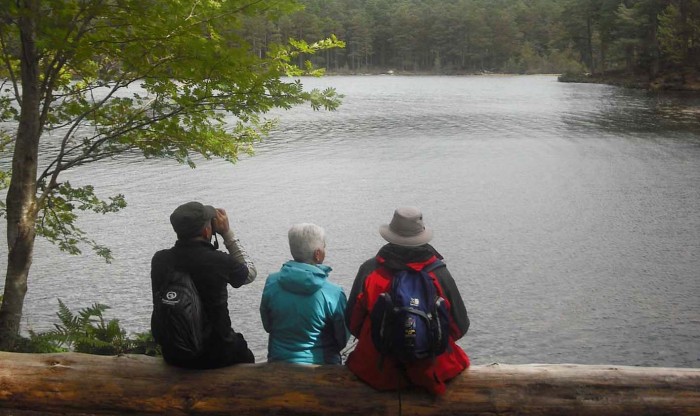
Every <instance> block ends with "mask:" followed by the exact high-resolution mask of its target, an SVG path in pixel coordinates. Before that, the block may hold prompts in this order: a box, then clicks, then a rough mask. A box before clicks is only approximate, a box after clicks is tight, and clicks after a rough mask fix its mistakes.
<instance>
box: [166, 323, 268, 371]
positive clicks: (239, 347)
mask: <svg viewBox="0 0 700 416" xmlns="http://www.w3.org/2000/svg"><path fill="white" fill-rule="evenodd" d="M231 332H232V333H231V334H229V336H227V337H226V338H227V339H225V340H224V339H221V338H218V337H212V338H210V340H209V342H208V343H207V346H206V348H205V349H204V352H203V353H202V354H201V355H200V356H199V357H197V358H194V359H186V360H185V359H179V358H176V357H168V356H167V354H165V353H164V354H163V358H164V359H165V361H166V362H167V363H168V364H171V365H174V366H177V367H183V368H193V369H202V370H203V369H211V368H221V367H228V366H230V365H234V364H253V363H255V356H254V355H253V352H252V351H251V350H250V349H248V343H247V342H246V340H245V338H243V335H242V334H239V333H237V332H233V331H231Z"/></svg>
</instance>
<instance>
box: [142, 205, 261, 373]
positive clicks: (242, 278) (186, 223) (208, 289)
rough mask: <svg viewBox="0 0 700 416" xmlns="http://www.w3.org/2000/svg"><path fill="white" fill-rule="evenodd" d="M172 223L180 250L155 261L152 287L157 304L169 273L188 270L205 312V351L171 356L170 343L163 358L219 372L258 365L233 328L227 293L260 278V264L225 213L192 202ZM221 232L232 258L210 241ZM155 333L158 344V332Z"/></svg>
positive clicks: (182, 207) (157, 255)
mask: <svg viewBox="0 0 700 416" xmlns="http://www.w3.org/2000/svg"><path fill="white" fill-rule="evenodd" d="M170 223H171V224H172V226H173V230H175V233H176V234H177V241H176V242H175V246H174V247H172V248H170V249H167V250H160V251H158V252H157V253H155V255H154V256H153V259H152V260H151V287H152V291H153V302H154V303H155V302H156V301H157V299H156V297H157V295H156V294H157V293H158V291H159V290H160V289H161V288H162V287H163V286H164V285H165V284H167V283H168V282H167V280H168V273H169V270H172V269H176V270H181V271H185V272H188V273H189V274H190V277H191V279H192V281H193V283H194V285H195V287H196V288H197V292H198V293H199V296H200V299H201V303H202V306H203V309H204V315H205V322H206V326H205V329H204V349H203V352H202V353H201V354H200V355H199V356H197V357H195V358H188V359H182V358H178V357H177V356H175V355H174V354H172V353H171V351H170V349H169V346H168V345H161V348H162V351H163V358H164V359H165V361H166V362H168V363H169V364H172V365H175V366H179V367H186V368H200V369H204V368H218V367H225V366H229V365H233V364H238V363H254V362H255V357H254V355H253V353H252V352H251V351H250V349H248V344H247V342H246V340H245V338H244V337H243V335H242V334H240V333H237V332H235V331H234V330H233V328H232V326H231V318H230V316H229V310H228V289H227V286H228V285H231V286H232V287H234V288H239V287H241V286H243V285H245V284H248V283H251V282H252V281H254V280H255V277H256V276H257V271H256V269H255V265H254V264H253V262H252V261H251V260H250V259H249V258H248V256H247V255H246V253H245V251H244V250H243V248H242V246H241V244H240V242H239V241H238V240H237V239H236V238H235V235H234V232H233V230H232V229H231V228H230V224H229V219H228V216H227V215H226V211H224V210H223V209H221V208H214V207H213V206H210V205H203V204H201V203H199V202H188V203H186V204H183V205H180V206H179V207H177V208H176V209H175V211H173V213H172V214H171V215H170ZM215 233H218V234H219V235H221V236H222V237H223V240H224V245H225V246H226V249H227V250H228V254H227V253H224V252H222V251H219V250H217V248H218V240H215V241H216V243H215V245H212V244H211V243H210V241H211V238H212V236H213V235H214V234H215ZM152 330H153V335H154V338H155V339H156V341H157V342H158V339H159V337H158V333H157V332H158V331H157V328H155V327H153V323H152Z"/></svg>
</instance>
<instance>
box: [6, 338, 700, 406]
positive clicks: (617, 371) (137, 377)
mask: <svg viewBox="0 0 700 416" xmlns="http://www.w3.org/2000/svg"><path fill="white" fill-rule="evenodd" d="M401 411H402V413H403V414H405V415H441V416H443V415H494V414H519V415H530V414H536V415H595V416H604V415H655V416H656V415H700V369H682V368H648V367H628V366H604V365H595V366H590V365H562V364H527V365H503V364H492V365H486V366H472V367H471V368H470V369H469V370H467V371H465V372H464V373H463V374H462V375H460V376H459V377H457V378H456V379H454V380H453V381H452V382H450V383H449V386H448V390H447V393H446V394H445V395H444V396H441V397H439V398H433V397H431V396H429V395H427V394H425V393H423V392H422V391H420V390H410V391H403V392H402V394H401ZM0 414H2V415H13V416H16V415H38V414H41V415H49V414H61V415H103V414H112V415H114V414H132V415H153V414H168V415H227V414H237V415H239V414H240V415H327V414H333V415H357V414H360V415H363V416H369V415H394V414H399V401H398V395H397V393H396V392H383V393H380V392H376V391H375V390H373V389H371V388H370V387H368V386H367V385H365V384H364V383H362V382H361V381H359V380H358V379H357V378H356V377H355V376H354V375H352V374H351V373H350V372H349V371H348V370H347V368H345V367H343V366H301V365H292V364H256V365H238V366H234V367H228V368H224V369H217V370H206V371H196V370H183V369H178V368H174V367H171V366H168V365H166V364H164V363H163V361H162V360H161V359H159V358H153V357H148V356H144V355H126V356H119V357H105V356H97V355H86V354H78V353H65V354H16V353H7V352H0Z"/></svg>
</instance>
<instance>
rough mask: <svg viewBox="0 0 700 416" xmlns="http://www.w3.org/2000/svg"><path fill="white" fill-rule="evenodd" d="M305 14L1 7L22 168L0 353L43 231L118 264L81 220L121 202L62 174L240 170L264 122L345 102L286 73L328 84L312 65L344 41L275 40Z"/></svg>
mask: <svg viewBox="0 0 700 416" xmlns="http://www.w3.org/2000/svg"><path fill="white" fill-rule="evenodd" d="M298 9H299V7H298V4H297V3H295V2H294V1H293V0H227V1H218V0H179V1H143V0H63V1H51V2H48V1H40V0H0V64H1V68H2V69H1V70H0V71H1V72H0V77H2V78H0V97H1V98H0V123H3V122H8V121H10V122H13V124H12V125H14V126H19V127H15V128H16V131H14V132H12V131H7V130H4V129H3V128H0V151H2V156H3V158H2V160H7V156H9V154H10V153H11V154H12V165H11V167H9V166H7V165H6V164H3V165H0V171H1V173H0V189H4V188H6V189H7V197H6V201H5V203H4V204H2V205H0V214H2V215H4V216H5V217H6V218H7V224H8V226H7V242H8V266H7V267H8V269H7V274H6V279H5V287H4V289H5V291H4V302H3V304H2V307H1V308H0V348H5V349H7V348H9V347H11V344H12V342H14V339H15V337H16V335H17V333H18V329H19V322H20V318H21V313H22V305H23V302H24V296H25V293H26V290H27V276H28V273H29V268H30V265H31V258H32V254H33V247H34V239H35V236H36V235H39V236H43V237H45V238H47V239H48V240H49V241H52V242H54V243H56V244H58V246H59V247H60V248H61V249H62V250H65V251H67V252H69V253H73V254H77V253H80V252H81V248H80V247H81V246H82V245H87V246H88V247H91V248H92V249H94V250H95V251H96V253H97V254H99V255H100V256H103V257H104V258H105V259H107V260H109V258H110V252H109V250H108V249H107V248H106V247H104V246H101V245H100V244H98V243H97V242H95V241H93V240H91V239H90V238H89V237H88V236H87V235H85V234H84V233H83V232H82V231H81V230H80V229H79V228H78V227H77V225H76V219H77V216H78V213H79V212H81V211H93V212H96V213H109V212H114V211H118V210H120V209H122V208H123V207H124V206H125V204H126V203H125V201H124V198H123V196H122V195H114V196H110V197H107V198H101V197H98V196H97V194H96V192H95V189H94V188H93V187H92V186H90V185H84V184H80V185H75V184H71V183H69V182H64V181H62V180H61V175H62V173H64V172H66V171H67V170H75V169H87V168H88V166H89V165H90V164H92V163H96V162H99V161H102V160H104V159H115V158H119V157H120V156H121V155H126V154H129V155H133V154H140V155H142V156H143V157H146V158H154V157H158V158H168V159H173V160H176V161H178V162H180V163H186V164H188V165H190V166H192V167H194V166H195V160H196V157H204V158H207V159H208V158H212V157H218V158H223V159H225V160H227V161H230V162H235V161H236V160H237V159H238V157H239V155H240V154H241V152H243V153H250V152H252V149H253V145H254V144H255V143H256V142H257V141H258V140H260V139H261V137H263V136H264V135H265V134H266V133H267V132H268V131H269V130H270V128H272V126H273V125H274V120H267V119H265V118H263V117H262V116H263V115H264V114H265V113H267V112H268V111H269V110H271V109H273V108H289V107H291V106H294V105H299V104H304V103H306V104H310V105H311V106H312V107H313V108H315V109H320V108H325V109H335V108H336V107H337V106H338V105H339V97H338V96H337V94H336V93H335V91H334V90H333V89H326V90H324V91H319V90H313V91H306V90H304V88H303V86H302V84H301V83H300V82H298V81H295V80H294V78H287V76H293V77H297V76H299V75H302V74H310V75H320V74H321V71H320V70H314V69H313V68H312V66H311V63H310V62H309V61H308V59H307V57H309V56H311V55H313V54H315V53H317V52H319V51H324V50H326V49H332V48H335V47H339V46H342V42H339V41H337V39H336V38H335V37H333V36H330V35H329V36H328V38H327V39H325V40H320V41H317V39H318V38H314V39H313V40H311V39H309V38H306V37H304V36H301V37H300V38H299V39H298V40H295V39H293V38H292V36H296V35H304V34H303V33H300V32H297V31H291V32H290V33H288V34H286V35H285V36H281V35H280V34H279V33H276V32H275V31H273V33H271V34H270V33H268V31H269V30H270V27H271V26H274V25H270V24H268V23H271V22H276V21H278V20H279V18H281V17H282V16H285V15H287V14H289V13H291V12H293V11H295V10H298ZM309 18H310V19H312V20H313V19H316V18H315V17H314V16H309ZM300 24H301V23H300ZM277 27H279V26H277ZM277 32H279V29H277ZM319 33H320V32H318V31H317V32H314V33H313V34H311V36H316V35H318V34H319ZM7 125H9V124H6V123H5V124H0V126H7Z"/></svg>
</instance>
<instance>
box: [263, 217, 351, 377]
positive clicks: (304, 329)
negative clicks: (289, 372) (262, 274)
mask: <svg viewBox="0 0 700 416" xmlns="http://www.w3.org/2000/svg"><path fill="white" fill-rule="evenodd" d="M289 246H290V250H291V252H292V257H293V258H294V260H290V261H288V262H286V263H285V264H284V265H282V268H281V270H280V271H279V272H277V273H273V274H271V275H270V276H268V278H267V281H266V282H265V289H264V290H263V296H262V301H261V303H260V317H261V318H262V322H263V327H264V328H265V331H267V332H268V333H269V334H270V336H269V343H268V356H267V359H268V361H269V362H273V361H286V362H292V363H300V364H340V363H341V358H340V351H341V350H342V349H343V348H344V347H345V344H346V343H347V340H348V337H349V332H348V330H347V328H346V326H345V307H346V303H347V300H346V297H345V293H344V292H343V289H342V288H341V287H340V286H338V285H336V284H333V283H331V282H329V281H328V273H329V272H330V271H331V268H330V267H328V266H326V265H324V264H322V262H323V260H324V258H325V255H326V252H325V247H326V243H325V233H324V231H323V229H322V228H321V227H319V226H317V225H314V224H298V225H295V226H293V227H292V228H291V229H290V230H289Z"/></svg>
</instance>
